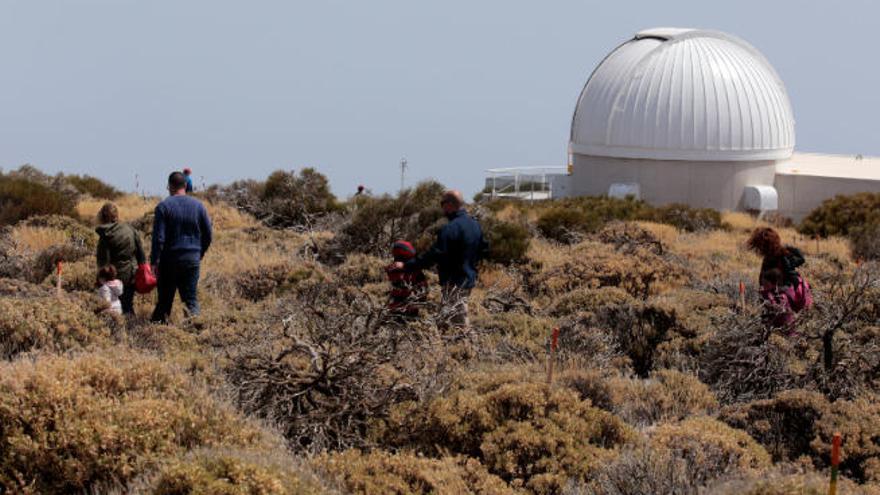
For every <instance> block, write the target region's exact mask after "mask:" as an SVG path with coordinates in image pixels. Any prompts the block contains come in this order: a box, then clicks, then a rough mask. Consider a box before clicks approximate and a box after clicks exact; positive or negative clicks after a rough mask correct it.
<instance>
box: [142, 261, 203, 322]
mask: <svg viewBox="0 0 880 495" xmlns="http://www.w3.org/2000/svg"><path fill="white" fill-rule="evenodd" d="M198 287H199V262H198V261H173V262H167V263H162V262H160V263H159V284H158V287H157V289H158V292H159V300H158V301H157V302H156V309H155V310H153V317H152V318H151V319H152V320H153V321H154V322H162V323H165V322H167V321H168V315H170V314H171V306H172V305H174V294H175V292H180V299H181V300H182V301H183V304H184V305H186V313H187V315H188V316H196V315H198V314H199V300H198V294H197V292H198Z"/></svg>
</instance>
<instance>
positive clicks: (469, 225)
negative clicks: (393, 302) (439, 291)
mask: <svg viewBox="0 0 880 495" xmlns="http://www.w3.org/2000/svg"><path fill="white" fill-rule="evenodd" d="M488 250H489V245H488V243H487V242H486V240H485V239H484V238H483V230H482V229H481V228H480V224H479V223H477V221H476V220H474V218H473V217H471V216H470V215H468V214H467V212H466V211H465V210H463V209H462V210H458V211H456V212H455V213H452V214H451V215H449V223H447V224H446V225H444V226H443V228H441V229H440V232H439V233H438V234H437V241H436V242H434V245H433V246H431V249H429V250H428V251H426V252H424V253H422V254H421V255H419V256H418V257H416V258H413V259H411V260H410V261H408V262H407V263H406V269H407V270H416V269H425V268H429V267H431V266H432V265H435V264H436V265H437V274H438V275H439V276H440V285H443V286H456V287H462V288H465V289H470V288H473V286H474V285H475V284H476V282H477V264H478V263H479V262H480V260H481V259H482V258H483V256H484V255H485V254H486V253H487V252H488Z"/></svg>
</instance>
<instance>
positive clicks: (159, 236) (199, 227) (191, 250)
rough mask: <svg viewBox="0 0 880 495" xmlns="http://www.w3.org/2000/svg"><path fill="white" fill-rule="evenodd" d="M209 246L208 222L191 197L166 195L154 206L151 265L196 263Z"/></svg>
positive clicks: (195, 200) (204, 212)
mask: <svg viewBox="0 0 880 495" xmlns="http://www.w3.org/2000/svg"><path fill="white" fill-rule="evenodd" d="M210 245H211V219H210V218H208V211H207V210H206V209H205V206H204V205H203V204H202V203H201V202H200V201H199V200H197V199H195V198H193V197H192V196H169V197H167V198H165V200H164V201H162V202H161V203H159V205H158V206H156V213H155V220H154V221H153V248H152V249H151V251H150V263H152V264H154V265H156V264H159V263H175V262H178V261H199V260H201V259H202V257H203V256H204V255H205V253H206V252H207V251H208V247H209V246H210Z"/></svg>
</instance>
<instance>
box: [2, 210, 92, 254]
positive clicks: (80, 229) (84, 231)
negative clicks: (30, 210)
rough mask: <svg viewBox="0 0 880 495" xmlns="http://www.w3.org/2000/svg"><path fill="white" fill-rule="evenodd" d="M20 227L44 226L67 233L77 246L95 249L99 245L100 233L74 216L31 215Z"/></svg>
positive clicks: (71, 241) (70, 240) (69, 239)
mask: <svg viewBox="0 0 880 495" xmlns="http://www.w3.org/2000/svg"><path fill="white" fill-rule="evenodd" d="M19 226H20V227H42V228H46V229H52V230H58V231H62V232H64V233H65V234H67V236H68V237H67V238H68V241H69V242H70V243H72V244H74V245H76V246H82V247H85V248H86V249H88V250H94V249H95V248H97V247H98V234H97V233H96V232H95V231H94V230H92V228H91V227H89V226H87V225H85V224H83V223H81V222H79V221H77V220H76V219H74V218H71V217H66V216H62V215H43V216H36V217H30V218H28V219H27V220H25V221H23V222H21V223H20V224H19Z"/></svg>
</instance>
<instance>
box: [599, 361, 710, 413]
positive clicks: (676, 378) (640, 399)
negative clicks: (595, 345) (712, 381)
mask: <svg viewBox="0 0 880 495" xmlns="http://www.w3.org/2000/svg"><path fill="white" fill-rule="evenodd" d="M609 386H610V388H611V394H612V397H613V398H612V403H613V409H612V410H611V412H613V413H614V414H615V415H617V416H618V417H620V418H621V419H623V420H624V421H626V422H627V423H629V424H631V425H635V426H647V425H651V424H654V423H659V422H662V421H675V420H679V419H685V418H687V417H690V416H698V415H706V414H711V413H713V412H714V411H715V409H716V408H717V407H718V401H717V400H716V399H715V396H714V395H713V394H712V392H711V391H710V390H709V387H707V386H706V385H705V384H703V383H701V382H700V381H699V380H698V379H697V377H695V376H693V375H689V374H686V373H681V372H678V371H674V370H660V371H656V372H654V373H652V375H651V378H649V379H646V380H640V379H634V378H615V379H612V380H610V383H609Z"/></svg>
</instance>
